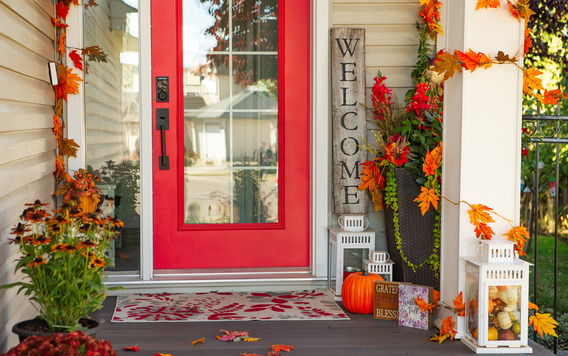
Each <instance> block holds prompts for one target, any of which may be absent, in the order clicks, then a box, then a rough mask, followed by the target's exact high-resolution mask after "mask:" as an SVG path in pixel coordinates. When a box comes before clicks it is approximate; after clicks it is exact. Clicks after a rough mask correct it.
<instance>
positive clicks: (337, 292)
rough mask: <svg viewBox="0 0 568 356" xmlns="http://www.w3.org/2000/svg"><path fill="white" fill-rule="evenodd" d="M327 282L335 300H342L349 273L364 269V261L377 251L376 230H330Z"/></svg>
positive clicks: (332, 228) (335, 228)
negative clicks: (371, 252) (342, 292)
mask: <svg viewBox="0 0 568 356" xmlns="http://www.w3.org/2000/svg"><path fill="white" fill-rule="evenodd" d="M328 248H329V251H328V272H327V280H328V284H329V289H330V290H331V292H332V293H333V295H334V299H335V300H341V287H342V286H343V280H344V279H345V278H346V277H347V275H348V274H349V273H352V272H354V271H360V270H361V269H363V260H364V259H365V257H367V256H368V255H369V251H374V250H375V230H372V229H370V228H367V229H365V230H364V231H356V232H355V231H345V230H343V229H342V228H340V227H330V228H329V246H328Z"/></svg>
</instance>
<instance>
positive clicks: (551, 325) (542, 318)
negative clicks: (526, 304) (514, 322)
mask: <svg viewBox="0 0 568 356" xmlns="http://www.w3.org/2000/svg"><path fill="white" fill-rule="evenodd" d="M529 321H530V323H529V326H531V325H532V326H533V329H534V330H535V331H536V332H537V333H538V334H539V335H540V337H541V338H543V339H544V335H543V334H546V335H552V336H556V337H558V335H556V331H554V329H556V326H557V325H558V322H557V321H556V320H554V319H553V318H551V317H550V313H546V314H540V313H535V314H534V315H531V316H530V318H529Z"/></svg>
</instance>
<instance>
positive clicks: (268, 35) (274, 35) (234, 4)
mask: <svg viewBox="0 0 568 356" xmlns="http://www.w3.org/2000/svg"><path fill="white" fill-rule="evenodd" d="M200 1H201V3H203V4H206V5H208V6H209V7H208V11H209V14H210V15H211V16H212V17H213V18H214V19H215V22H214V24H213V25H212V26H211V27H209V28H208V29H207V30H206V31H205V33H206V34H208V35H210V36H213V37H214V38H215V39H216V40H217V46H216V47H215V48H213V49H212V50H213V51H223V52H228V51H229V38H230V36H231V33H230V31H229V6H231V9H232V44H233V51H234V52H237V53H235V55H233V58H232V60H233V73H234V75H235V81H236V82H237V83H240V84H241V86H243V87H246V86H248V85H250V84H252V83H255V82H257V81H259V80H261V79H264V80H276V79H277V76H278V61H277V60H275V57H274V56H270V55H268V56H266V55H239V54H238V52H242V51H255V52H258V51H273V52H274V51H277V50H278V0H200ZM208 58H209V60H210V61H211V62H212V64H214V65H215V66H216V67H217V68H220V67H221V65H224V66H225V67H226V68H229V56H227V55H220V54H209V55H208Z"/></svg>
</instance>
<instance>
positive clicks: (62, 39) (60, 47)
mask: <svg viewBox="0 0 568 356" xmlns="http://www.w3.org/2000/svg"><path fill="white" fill-rule="evenodd" d="M66 36H67V34H66V33H65V32H63V33H62V34H61V35H60V36H59V42H58V45H57V51H58V52H59V53H61V54H62V55H63V53H65V37H66Z"/></svg>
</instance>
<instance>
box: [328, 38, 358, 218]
mask: <svg viewBox="0 0 568 356" xmlns="http://www.w3.org/2000/svg"><path fill="white" fill-rule="evenodd" d="M331 91H332V93H331V97H332V120H333V125H332V127H333V193H334V200H335V204H334V207H335V210H334V211H335V213H336V214H361V213H366V212H367V195H366V194H365V192H364V191H360V190H357V187H358V186H359V183H361V182H360V181H359V177H360V176H359V173H360V163H362V162H365V161H366V160H367V152H366V151H364V150H363V149H361V145H362V142H361V139H362V138H363V137H365V136H366V132H367V121H366V118H365V107H364V106H363V105H364V104H365V30H364V29H362V28H332V29H331Z"/></svg>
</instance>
